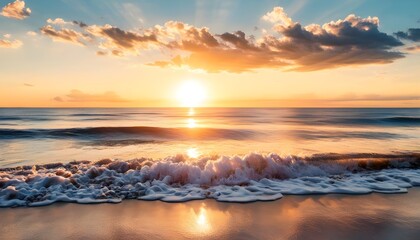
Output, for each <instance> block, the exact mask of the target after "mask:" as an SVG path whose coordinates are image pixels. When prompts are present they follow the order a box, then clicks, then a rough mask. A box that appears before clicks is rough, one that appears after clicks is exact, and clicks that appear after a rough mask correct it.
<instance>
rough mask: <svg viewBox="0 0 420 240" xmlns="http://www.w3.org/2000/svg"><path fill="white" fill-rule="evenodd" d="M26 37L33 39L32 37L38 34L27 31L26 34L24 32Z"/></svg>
mask: <svg viewBox="0 0 420 240" xmlns="http://www.w3.org/2000/svg"><path fill="white" fill-rule="evenodd" d="M26 35H28V36H32V37H33V36H36V35H38V33H36V32H34V31H28V32H26Z"/></svg>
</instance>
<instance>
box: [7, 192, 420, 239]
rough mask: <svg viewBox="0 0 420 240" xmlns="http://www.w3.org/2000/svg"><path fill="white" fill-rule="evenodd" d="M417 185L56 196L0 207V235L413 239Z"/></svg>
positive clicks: (419, 223) (419, 214) (418, 208)
mask: <svg viewBox="0 0 420 240" xmlns="http://www.w3.org/2000/svg"><path fill="white" fill-rule="evenodd" d="M419 198H420V188H412V189H409V192H408V193H407V194H376V193H374V194H368V195H334V194H330V195H312V196H292V195H288V196H285V197H283V198H282V199H280V200H277V201H273V202H254V203H248V204H237V203H220V202H217V201H214V200H200V201H190V202H185V203H165V202H160V201H150V202H148V201H137V200H126V201H123V202H122V203H120V204H86V205H83V204H73V203H57V204H53V205H50V206H45V207H34V208H2V209H0V216H1V219H0V239H418V236H419V235H420V201H418V199H419Z"/></svg>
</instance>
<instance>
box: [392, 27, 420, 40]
mask: <svg viewBox="0 0 420 240" xmlns="http://www.w3.org/2000/svg"><path fill="white" fill-rule="evenodd" d="M394 34H395V36H397V37H398V38H400V39H405V40H410V41H413V42H420V28H409V29H408V31H407V32H403V31H399V32H396V33H394Z"/></svg>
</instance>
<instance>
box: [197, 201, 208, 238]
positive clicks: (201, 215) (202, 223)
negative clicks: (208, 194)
mask: <svg viewBox="0 0 420 240" xmlns="http://www.w3.org/2000/svg"><path fill="white" fill-rule="evenodd" d="M195 228H196V231H197V232H202V233H203V232H209V231H211V228H212V226H211V224H210V222H209V220H208V216H207V210H206V206H205V205H204V204H203V205H202V206H201V207H200V210H199V212H198V214H197V215H196V219H195Z"/></svg>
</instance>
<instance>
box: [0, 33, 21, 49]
mask: <svg viewBox="0 0 420 240" xmlns="http://www.w3.org/2000/svg"><path fill="white" fill-rule="evenodd" d="M10 38H11V35H10V34H5V35H4V39H1V38H0V48H20V47H21V46H22V45H23V43H22V41H20V40H11V39H10Z"/></svg>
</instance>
